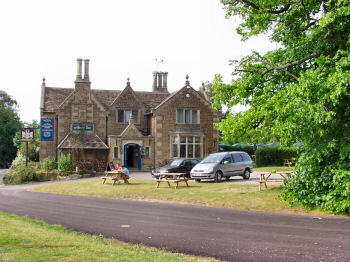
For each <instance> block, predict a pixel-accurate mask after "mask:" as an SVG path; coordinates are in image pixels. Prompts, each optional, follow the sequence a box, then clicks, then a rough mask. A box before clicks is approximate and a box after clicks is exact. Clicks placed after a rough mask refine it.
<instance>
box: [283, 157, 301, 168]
mask: <svg viewBox="0 0 350 262" xmlns="http://www.w3.org/2000/svg"><path fill="white" fill-rule="evenodd" d="M297 162H298V161H297V159H296V158H286V159H284V166H288V167H291V166H292V165H295V164H296V163H297Z"/></svg>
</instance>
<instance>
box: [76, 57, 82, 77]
mask: <svg viewBox="0 0 350 262" xmlns="http://www.w3.org/2000/svg"><path fill="white" fill-rule="evenodd" d="M82 61H83V59H81V58H78V59H77V80H81V64H82Z"/></svg>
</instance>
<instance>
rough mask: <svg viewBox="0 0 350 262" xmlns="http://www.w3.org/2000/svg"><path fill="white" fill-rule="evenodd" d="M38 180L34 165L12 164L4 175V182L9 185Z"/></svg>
mask: <svg viewBox="0 0 350 262" xmlns="http://www.w3.org/2000/svg"><path fill="white" fill-rule="evenodd" d="M37 180H38V177H37V175H36V173H35V171H34V169H33V168H32V167H26V166H25V165H16V166H11V168H10V169H9V171H8V172H7V173H6V174H5V175H4V177H3V182H4V184H7V185H13V184H22V183H26V182H31V181H37Z"/></svg>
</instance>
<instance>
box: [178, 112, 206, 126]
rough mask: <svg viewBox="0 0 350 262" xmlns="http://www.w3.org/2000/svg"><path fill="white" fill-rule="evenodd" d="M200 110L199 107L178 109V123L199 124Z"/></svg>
mask: <svg viewBox="0 0 350 262" xmlns="http://www.w3.org/2000/svg"><path fill="white" fill-rule="evenodd" d="M199 112H200V111H199V110H197V109H177V110H176V123H178V124H199Z"/></svg>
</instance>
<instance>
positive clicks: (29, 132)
mask: <svg viewBox="0 0 350 262" xmlns="http://www.w3.org/2000/svg"><path fill="white" fill-rule="evenodd" d="M21 141H22V142H32V141H34V128H21Z"/></svg>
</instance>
